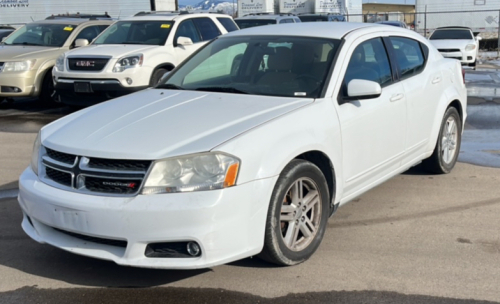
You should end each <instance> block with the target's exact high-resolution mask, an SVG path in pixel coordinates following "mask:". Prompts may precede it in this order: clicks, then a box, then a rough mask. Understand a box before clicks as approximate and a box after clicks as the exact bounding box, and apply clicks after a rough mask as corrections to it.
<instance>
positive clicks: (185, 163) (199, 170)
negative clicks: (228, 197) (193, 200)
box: [142, 153, 240, 194]
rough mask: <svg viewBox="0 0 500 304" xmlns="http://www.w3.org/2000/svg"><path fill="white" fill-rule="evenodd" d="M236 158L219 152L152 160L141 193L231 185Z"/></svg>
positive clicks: (234, 178)
mask: <svg viewBox="0 0 500 304" xmlns="http://www.w3.org/2000/svg"><path fill="white" fill-rule="evenodd" d="M239 166H240V160H239V159H237V158H235V157H233V156H230V155H227V154H222V153H203V154H196V155H190V156H183V157H175V158H169V159H165V160H160V161H157V162H155V163H154V165H153V169H152V170H151V172H150V173H149V175H148V177H147V179H146V183H145V185H144V188H143V190H142V194H155V193H175V192H192V191H204V190H215V189H222V188H227V187H231V186H234V185H235V184H236V177H237V176H238V169H239Z"/></svg>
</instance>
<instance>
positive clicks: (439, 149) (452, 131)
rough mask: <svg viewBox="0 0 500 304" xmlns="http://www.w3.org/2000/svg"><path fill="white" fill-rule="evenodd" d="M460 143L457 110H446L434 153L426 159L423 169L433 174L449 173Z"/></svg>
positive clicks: (459, 124)
mask: <svg viewBox="0 0 500 304" xmlns="http://www.w3.org/2000/svg"><path fill="white" fill-rule="evenodd" d="M461 141H462V121H461V120H460V115H459V114H458V111H457V109H455V108H454V107H450V108H448V109H447V110H446V112H445V114H444V117H443V121H442V122H441V129H440V131H439V136H438V140H437V143H436V147H435V148H434V153H432V155H431V157H429V158H428V159H426V160H425V161H424V162H423V164H424V167H425V168H426V169H427V170H428V171H431V172H433V173H438V174H446V173H450V172H451V170H452V169H453V167H454V166H455V163H456V162H457V158H458V154H459V151H460V144H461Z"/></svg>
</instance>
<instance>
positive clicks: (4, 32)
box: [0, 29, 14, 41]
mask: <svg viewBox="0 0 500 304" xmlns="http://www.w3.org/2000/svg"><path fill="white" fill-rule="evenodd" d="M12 32H14V29H0V41H2V40H3V39H4V38H5V37H7V36H9V35H10V34H12Z"/></svg>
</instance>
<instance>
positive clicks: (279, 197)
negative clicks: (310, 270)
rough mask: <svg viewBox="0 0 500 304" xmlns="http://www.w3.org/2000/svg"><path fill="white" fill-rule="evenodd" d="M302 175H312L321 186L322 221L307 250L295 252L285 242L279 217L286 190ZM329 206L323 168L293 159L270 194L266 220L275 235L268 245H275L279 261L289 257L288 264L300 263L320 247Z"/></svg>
mask: <svg viewBox="0 0 500 304" xmlns="http://www.w3.org/2000/svg"><path fill="white" fill-rule="evenodd" d="M301 177H307V178H310V179H311V180H312V181H313V182H314V183H315V184H316V186H317V188H318V191H319V193H320V196H321V201H322V205H321V220H320V225H319V228H318V232H317V233H316V235H315V236H314V240H313V241H312V242H311V243H310V244H309V245H308V246H307V247H306V248H305V249H303V250H301V251H292V250H290V249H289V248H288V247H287V246H286V245H285V243H284V241H283V237H282V236H281V225H280V222H279V216H280V214H281V206H282V202H283V199H284V196H285V195H286V192H287V191H288V189H289V188H290V186H291V185H292V184H293V183H294V182H295V181H296V180H297V179H299V178H301ZM329 206H330V204H329V194H328V186H327V184H326V180H325V178H324V176H323V174H322V172H321V170H320V169H319V168H318V167H317V166H315V165H314V164H312V163H311V162H308V161H305V160H294V161H292V162H291V163H290V164H289V165H288V166H287V167H285V169H284V170H283V172H282V174H281V175H280V177H279V178H278V181H277V183H276V186H275V188H274V191H273V195H272V197H271V202H270V208H269V216H268V223H267V225H268V228H269V229H272V233H270V234H269V235H270V236H272V240H268V244H269V243H271V244H269V245H271V246H273V247H275V248H274V250H273V251H276V252H275V254H276V255H277V257H278V258H279V259H280V260H284V261H286V260H288V261H287V262H286V263H285V264H287V265H293V264H298V263H301V262H303V261H305V260H307V259H308V258H309V257H310V256H311V255H312V254H313V253H314V252H315V251H316V249H318V247H319V245H320V243H321V240H322V239H323V235H324V233H325V229H326V224H327V221H328V217H329V216H328V215H329ZM270 221H271V222H270Z"/></svg>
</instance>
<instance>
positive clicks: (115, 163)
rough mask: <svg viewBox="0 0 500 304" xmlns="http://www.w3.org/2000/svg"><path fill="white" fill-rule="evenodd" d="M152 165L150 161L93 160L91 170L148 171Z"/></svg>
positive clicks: (90, 165) (90, 164)
mask: <svg viewBox="0 0 500 304" xmlns="http://www.w3.org/2000/svg"><path fill="white" fill-rule="evenodd" d="M149 165H151V161H148V160H134V161H130V160H123V159H102V158H91V159H90V161H89V168H94V169H106V170H117V171H120V170H123V171H147V170H148V168H149Z"/></svg>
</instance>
